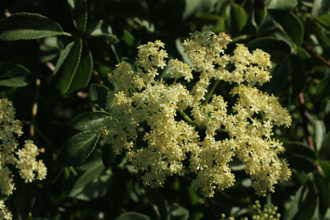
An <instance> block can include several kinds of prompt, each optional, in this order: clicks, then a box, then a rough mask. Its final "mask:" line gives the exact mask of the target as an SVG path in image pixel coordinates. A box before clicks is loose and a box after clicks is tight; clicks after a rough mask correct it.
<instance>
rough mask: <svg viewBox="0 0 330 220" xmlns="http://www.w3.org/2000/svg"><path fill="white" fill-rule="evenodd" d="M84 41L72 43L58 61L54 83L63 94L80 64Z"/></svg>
mask: <svg viewBox="0 0 330 220" xmlns="http://www.w3.org/2000/svg"><path fill="white" fill-rule="evenodd" d="M81 51H82V41H81V40H80V39H79V40H77V41H75V42H72V43H70V44H69V45H68V46H67V47H66V48H65V50H64V51H63V53H62V54H61V56H60V58H59V59H58V61H57V64H56V66H55V70H54V76H53V79H52V80H53V85H54V86H55V88H56V89H57V90H58V91H59V92H60V94H61V95H63V94H64V93H66V92H67V91H68V89H69V87H70V84H71V83H72V80H73V78H74V75H75V74H76V71H77V68H78V66H79V62H80V57H81Z"/></svg>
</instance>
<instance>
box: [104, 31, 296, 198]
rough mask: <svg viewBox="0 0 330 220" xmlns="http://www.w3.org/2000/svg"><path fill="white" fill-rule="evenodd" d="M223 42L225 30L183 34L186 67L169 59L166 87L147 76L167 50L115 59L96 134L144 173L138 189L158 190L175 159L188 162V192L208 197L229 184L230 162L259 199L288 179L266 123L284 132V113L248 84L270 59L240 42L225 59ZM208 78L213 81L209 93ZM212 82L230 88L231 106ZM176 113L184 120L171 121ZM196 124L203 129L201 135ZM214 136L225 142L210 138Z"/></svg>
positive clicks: (173, 171) (287, 121) (262, 78)
mask: <svg viewBox="0 0 330 220" xmlns="http://www.w3.org/2000/svg"><path fill="white" fill-rule="evenodd" d="M229 42H231V39H230V38H229V36H227V35H226V34H225V33H220V34H218V35H217V34H214V33H213V32H211V30H210V29H209V28H208V27H205V28H203V31H202V32H195V33H193V34H191V37H190V39H187V40H185V41H184V43H183V46H184V49H185V53H187V54H188V57H189V58H190V61H191V64H192V66H189V65H188V64H186V63H184V62H182V61H179V60H177V59H175V60H173V59H172V60H170V61H169V69H170V74H171V75H172V77H173V78H175V81H174V83H172V84H171V85H167V84H165V83H164V81H163V80H162V79H159V80H156V79H155V77H156V76H157V75H159V71H161V70H162V69H164V68H165V66H166V62H165V58H167V53H166V51H165V50H164V49H163V48H164V44H163V43H162V42H160V41H156V42H154V43H152V42H149V43H148V44H146V45H142V46H139V47H138V49H139V51H138V57H137V59H136V61H135V63H134V65H131V64H129V63H125V62H122V63H120V64H118V65H117V66H116V69H115V70H114V71H113V72H112V73H111V74H109V80H110V82H111V83H113V84H115V85H116V86H117V88H118V89H117V90H116V91H111V92H110V93H109V94H108V96H107V108H108V110H109V111H111V114H112V116H111V119H109V121H108V123H107V125H106V126H104V127H103V128H102V129H101V130H102V134H103V137H104V139H105V140H106V142H107V143H110V144H111V145H112V147H113V150H114V152H115V153H116V154H120V153H121V152H122V150H123V149H125V150H127V151H128V152H129V155H130V157H129V158H130V161H131V162H132V164H133V165H134V166H135V167H136V168H138V169H139V170H140V171H142V172H144V176H143V177H142V178H143V181H144V183H145V184H151V183H156V184H158V185H160V186H162V185H163V184H164V182H165V180H166V177H167V176H172V175H182V174H183V170H184V166H183V161H184V160H189V162H190V165H189V169H190V171H191V172H193V173H195V174H196V179H194V180H193V181H192V183H191V184H192V186H193V188H194V189H198V188H199V189H201V191H202V193H203V194H204V195H205V196H207V197H212V196H213V194H214V189H215V188H219V189H224V188H228V187H230V186H232V185H233V184H234V182H235V176H234V174H233V173H232V171H231V169H230V166H229V163H230V162H231V161H232V160H233V157H237V158H239V159H240V160H241V161H242V163H244V164H245V171H246V173H247V174H248V175H250V176H251V178H252V180H253V187H254V189H255V190H256V194H257V195H259V196H260V195H265V194H266V192H267V191H271V192H273V191H274V185H275V184H277V183H278V182H279V181H283V180H287V179H288V178H289V177H290V176H291V171H290V169H289V168H288V164H287V162H286V161H285V160H283V159H280V158H279V157H278V155H279V154H280V153H282V152H283V151H284V147H283V145H282V143H281V142H279V141H277V140H275V139H274V138H272V136H273V132H272V129H273V126H275V125H276V126H281V125H284V126H285V127H289V126H290V125H291V116H290V115H289V112H288V110H287V109H285V108H283V107H282V106H281V105H280V103H279V102H278V98H276V97H275V96H273V95H269V94H267V93H263V92H261V91H259V90H258V89H257V88H256V87H253V86H252V85H253V84H255V82H258V83H259V85H262V84H263V83H265V82H268V81H269V80H270V78H271V76H269V72H268V71H267V68H269V67H271V62H270V55H269V54H267V53H265V52H263V51H262V50H258V49H257V50H255V51H253V52H252V53H250V52H249V51H248V49H247V48H246V47H245V46H244V45H242V44H237V47H236V49H235V50H234V52H233V55H228V54H225V49H226V48H227V44H228V43H229ZM228 66H232V68H231V69H230V68H227V67H228ZM229 69H230V70H229ZM180 77H183V78H184V80H186V81H187V83H188V82H190V83H194V85H193V87H192V89H191V91H189V90H188V89H187V88H186V87H185V86H183V85H182V84H181V83H177V79H178V78H180ZM194 77H195V80H193V79H194ZM196 77H197V80H196ZM211 81H215V83H213V87H212V88H210V85H211ZM220 81H225V82H227V83H229V84H230V85H232V89H231V91H230V92H229V94H230V95H232V96H233V97H234V98H236V99H237V101H236V103H235V104H234V105H233V107H231V108H229V107H228V105H227V102H226V101H225V100H224V98H223V96H221V95H220V94H216V93H214V91H215V87H216V86H217V85H218V83H219V82H220ZM177 114H181V115H182V117H183V118H184V119H185V120H176V118H177V117H176V116H177ZM142 123H146V124H147V126H148V132H146V133H145V135H144V137H143V140H144V141H145V145H144V146H135V144H134V143H135V140H136V139H137V138H138V133H137V128H138V127H139V126H140V125H141V124H142ZM196 127H204V128H206V131H205V137H204V134H203V135H202V136H203V137H204V138H201V136H200V135H201V134H200V133H199V132H198V131H197V129H196ZM149 130H150V131H149ZM219 132H226V133H227V134H228V138H226V139H220V140H218V139H216V135H217V134H218V133H219Z"/></svg>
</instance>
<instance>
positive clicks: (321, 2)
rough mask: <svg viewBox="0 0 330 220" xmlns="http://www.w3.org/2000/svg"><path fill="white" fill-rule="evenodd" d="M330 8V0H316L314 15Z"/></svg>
mask: <svg viewBox="0 0 330 220" xmlns="http://www.w3.org/2000/svg"><path fill="white" fill-rule="evenodd" d="M329 10H330V1H328V0H314V1H313V8H312V15H313V16H314V17H316V16H320V15H323V14H324V13H326V12H328V11H329Z"/></svg>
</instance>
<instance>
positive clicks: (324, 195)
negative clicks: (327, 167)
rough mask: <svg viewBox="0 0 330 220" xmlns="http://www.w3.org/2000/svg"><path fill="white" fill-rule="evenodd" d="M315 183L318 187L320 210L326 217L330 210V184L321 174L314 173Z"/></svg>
mask: <svg viewBox="0 0 330 220" xmlns="http://www.w3.org/2000/svg"><path fill="white" fill-rule="evenodd" d="M314 182H315V185H316V187H317V191H318V193H317V194H318V197H319V209H320V212H321V215H322V216H324V215H325V213H326V212H327V209H328V208H329V197H330V192H329V183H328V181H327V179H326V178H325V177H324V176H322V174H320V173H319V172H315V173H314Z"/></svg>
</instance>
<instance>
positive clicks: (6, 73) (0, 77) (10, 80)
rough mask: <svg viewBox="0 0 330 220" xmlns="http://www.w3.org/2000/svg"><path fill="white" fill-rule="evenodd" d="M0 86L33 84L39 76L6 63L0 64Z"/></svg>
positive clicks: (18, 66) (17, 65)
mask: <svg viewBox="0 0 330 220" xmlns="http://www.w3.org/2000/svg"><path fill="white" fill-rule="evenodd" d="M0 70H1V74H0V85H1V86H15V87H21V86H27V85H28V84H30V83H32V82H35V81H36V79H38V78H40V77H41V76H39V75H37V74H33V73H31V72H30V71H29V70H28V69H26V68H25V67H23V66H21V65H19V64H14V63H7V62H0Z"/></svg>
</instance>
